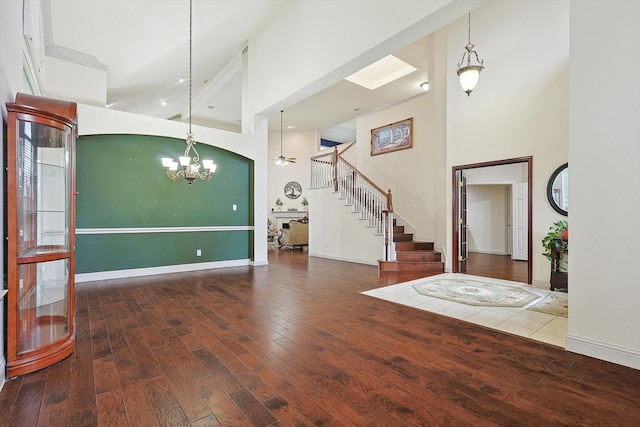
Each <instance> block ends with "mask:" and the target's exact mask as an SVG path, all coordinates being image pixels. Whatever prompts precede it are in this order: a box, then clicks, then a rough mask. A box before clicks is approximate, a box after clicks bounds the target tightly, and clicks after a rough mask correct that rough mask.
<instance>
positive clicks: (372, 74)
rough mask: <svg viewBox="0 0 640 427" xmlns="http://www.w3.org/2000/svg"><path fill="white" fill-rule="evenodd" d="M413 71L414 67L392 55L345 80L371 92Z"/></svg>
mask: <svg viewBox="0 0 640 427" xmlns="http://www.w3.org/2000/svg"><path fill="white" fill-rule="evenodd" d="M414 71H416V68H415V67H414V66H412V65H409V64H407V63H406V62H404V61H402V60H400V59H398V58H396V57H395V56H393V55H387V56H385V57H384V58H382V59H380V60H378V61H376V62H374V63H373V64H371V65H369V66H367V67H364V68H363V69H362V70H360V71H357V72H355V73H353V74H351V75H350V76H349V77H347V78H346V79H345V80H348V81H350V82H352V83H355V84H357V85H360V86H362V87H366V88H367V89H370V90H373V89H377V88H379V87H380V86H383V85H386V84H387V83H391V82H392V81H394V80H397V79H399V78H400V77H404V76H406V75H407V74H409V73H413V72H414Z"/></svg>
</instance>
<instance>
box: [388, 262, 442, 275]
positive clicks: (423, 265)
mask: <svg viewBox="0 0 640 427" xmlns="http://www.w3.org/2000/svg"><path fill="white" fill-rule="evenodd" d="M397 271H402V272H405V271H424V272H429V273H444V263H443V262H404V261H400V262H398V270H397Z"/></svg>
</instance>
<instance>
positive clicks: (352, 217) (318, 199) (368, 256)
mask: <svg viewBox="0 0 640 427" xmlns="http://www.w3.org/2000/svg"><path fill="white" fill-rule="evenodd" d="M309 196H310V199H309V203H310V206H319V207H320V206H321V207H323V208H325V210H324V211H325V212H329V213H330V215H318V214H314V213H313V212H312V214H311V216H310V218H309V255H310V256H317V257H322V258H331V259H337V260H340V261H349V262H357V263H360V264H371V265H377V263H378V260H379V259H383V256H384V240H383V237H382V236H381V235H376V234H375V229H373V228H367V227H366V223H365V221H362V220H360V219H359V214H358V213H354V212H353V210H352V208H351V206H346V205H345V204H344V200H340V199H338V195H337V194H336V193H334V192H333V189H332V188H321V189H315V190H311V191H310V192H309ZM316 210H317V209H316Z"/></svg>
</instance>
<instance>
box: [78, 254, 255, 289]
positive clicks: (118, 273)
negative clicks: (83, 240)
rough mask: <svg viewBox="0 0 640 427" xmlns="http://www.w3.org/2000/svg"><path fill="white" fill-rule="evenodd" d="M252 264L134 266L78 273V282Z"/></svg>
mask: <svg viewBox="0 0 640 427" xmlns="http://www.w3.org/2000/svg"><path fill="white" fill-rule="evenodd" d="M244 265H251V261H250V260H249V259H233V260H228V261H213V262H201V263H197V264H179V265H166V266H161V267H148V268H132V269H128V270H111V271H98V272H95V273H80V274H76V283H81V282H93V281H95V280H109V279H124V278H127V277H140V276H153V275H155V274H167V273H183V272H186V271H196V270H209V269H212V268H224V267H240V266H244Z"/></svg>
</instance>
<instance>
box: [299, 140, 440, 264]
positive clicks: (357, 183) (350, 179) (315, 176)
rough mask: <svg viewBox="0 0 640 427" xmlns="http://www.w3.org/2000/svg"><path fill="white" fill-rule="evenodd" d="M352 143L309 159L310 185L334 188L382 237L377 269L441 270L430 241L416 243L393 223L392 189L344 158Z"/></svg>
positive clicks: (438, 258)
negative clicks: (386, 188)
mask: <svg viewBox="0 0 640 427" xmlns="http://www.w3.org/2000/svg"><path fill="white" fill-rule="evenodd" d="M353 144H354V143H352V144H351V145H349V146H348V147H347V148H345V149H344V150H343V151H342V152H341V153H339V152H338V149H337V147H335V148H334V150H333V153H325V154H320V155H318V156H314V157H312V158H311V188H333V191H334V192H337V193H338V194H339V198H341V199H343V200H344V201H345V204H346V205H349V206H351V209H352V211H353V212H355V213H358V215H359V219H361V220H365V221H366V222H367V227H369V228H373V229H374V230H375V233H376V234H377V235H381V236H383V237H384V259H381V260H378V271H379V272H385V271H387V272H426V273H443V272H444V263H443V262H442V260H441V256H440V252H438V251H435V250H434V249H433V242H416V241H414V240H413V234H412V233H405V230H404V226H399V225H397V224H396V220H395V219H394V218H393V214H394V210H393V200H392V196H391V189H389V190H388V191H386V192H385V191H384V190H383V189H382V188H380V187H379V186H378V185H376V184H375V183H374V182H373V181H371V180H370V179H369V178H367V177H366V176H365V175H364V174H362V172H360V171H359V170H358V169H356V167H355V166H353V164H351V163H350V162H348V161H347V160H346V158H345V156H344V154H345V152H347V151H348V149H349V148H351V147H352V146H353ZM354 163H355V162H354ZM391 224H393V225H391ZM392 251H395V259H394V257H393V256H392V255H393V254H392Z"/></svg>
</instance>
